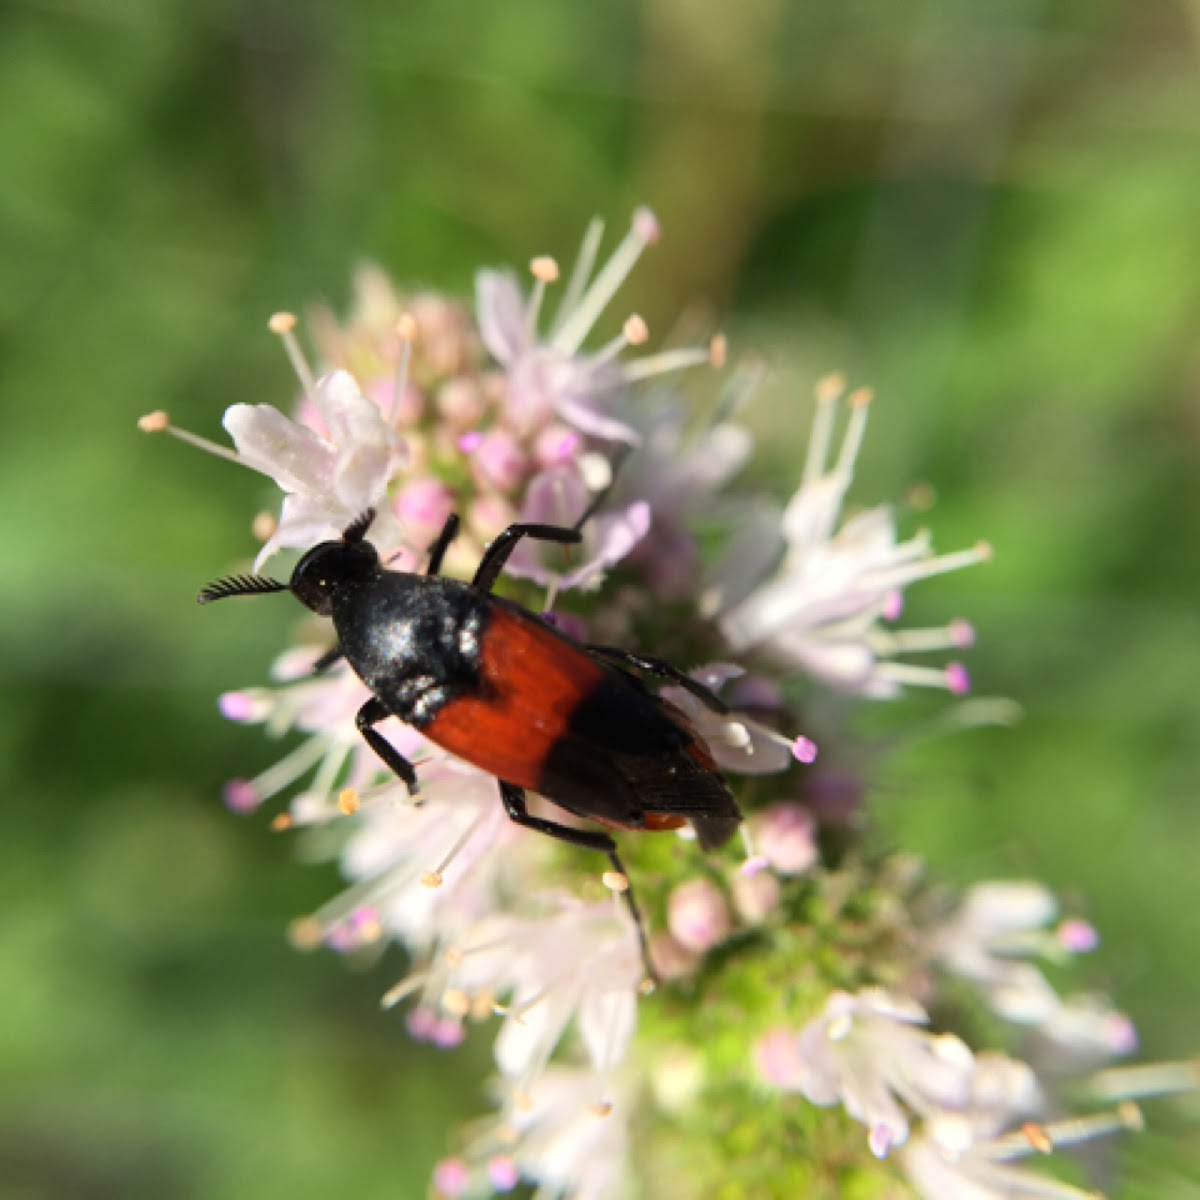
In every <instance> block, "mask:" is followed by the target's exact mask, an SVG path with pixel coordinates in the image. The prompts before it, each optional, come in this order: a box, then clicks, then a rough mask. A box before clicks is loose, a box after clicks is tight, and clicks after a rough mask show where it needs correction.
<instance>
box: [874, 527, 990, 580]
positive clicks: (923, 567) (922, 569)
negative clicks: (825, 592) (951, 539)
mask: <svg viewBox="0 0 1200 1200" xmlns="http://www.w3.org/2000/svg"><path fill="white" fill-rule="evenodd" d="M917 540H922V539H920V535H918V539H917ZM992 556H993V551H992V547H991V545H990V544H989V543H988V542H976V543H975V545H974V546H971V547H969V548H968V549H966V550H956V551H954V552H952V553H950V554H939V555H936V556H934V557H932V558H915V559H914V560H913V561H912V562H906V563H901V564H900V565H899V566H897V567H894V568H892V569H891V570H889V571H876V572H873V573H872V574H870V575H869V576H867V577H866V581H867V582H868V583H869V584H870V586H871V587H873V588H880V589H885V588H898V587H905V586H907V585H908V584H910V583H915V582H916V581H917V580H918V579H928V578H930V577H931V576H933V575H945V574H947V573H948V572H950V571H959V570H961V569H962V568H963V567H973V566H975V565H976V564H977V563H983V562H990V561H991V559H992Z"/></svg>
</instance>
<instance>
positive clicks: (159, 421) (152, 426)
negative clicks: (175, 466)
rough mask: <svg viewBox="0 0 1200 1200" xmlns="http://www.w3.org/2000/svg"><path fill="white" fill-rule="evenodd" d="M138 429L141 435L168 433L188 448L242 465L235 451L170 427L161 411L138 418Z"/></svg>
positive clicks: (168, 420) (166, 417) (167, 415)
mask: <svg viewBox="0 0 1200 1200" xmlns="http://www.w3.org/2000/svg"><path fill="white" fill-rule="evenodd" d="M138 428H139V429H140V430H141V431H142V432H143V433H169V434H170V435H171V436H172V437H173V438H178V439H179V440H180V441H181V442H187V444H188V445H189V446H195V447H196V449H197V450H203V451H204V452H205V453H206V454H215V455H216V456H217V458H224V459H226V460H227V461H228V462H231V463H237V464H238V466H243V465H244V464H243V463H242V460H241V458H240V457H238V454H237V451H236V450H230V449H229V447H228V446H220V445H218V444H217V443H216V442H210V441H209V440H208V438H205V437H201V436H200V435H199V434H198V433H191V432H189V431H188V430H186V429H180V428H178V427H177V426H175V425H172V424H171V418H170V415H169V414H168V413H165V412H164V411H163V410H162V409H159V410H158V411H157V412H152V413H147V414H146V415H145V416H144V417H139V418H138Z"/></svg>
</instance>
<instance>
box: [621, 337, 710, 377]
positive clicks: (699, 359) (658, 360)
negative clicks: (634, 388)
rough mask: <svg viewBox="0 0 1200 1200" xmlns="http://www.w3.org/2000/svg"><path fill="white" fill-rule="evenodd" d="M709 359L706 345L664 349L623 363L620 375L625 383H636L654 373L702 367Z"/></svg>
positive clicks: (663, 373) (665, 373)
mask: <svg viewBox="0 0 1200 1200" xmlns="http://www.w3.org/2000/svg"><path fill="white" fill-rule="evenodd" d="M709 361H710V359H709V352H708V347H707V346H684V347H681V348H680V349H678V350H664V351H662V353H661V354H647V355H645V356H643V357H642V358H635V359H634V360H633V361H632V362H628V363H624V364H623V365H622V368H621V375H622V377H623V378H624V380H625V382H626V383H638V382H639V381H641V380H643V379H650V378H652V377H653V376H655V375H667V374H669V373H670V372H672V371H685V370H687V369H688V368H689V367H703V366H705V365H706V364H707V363H708V362H709Z"/></svg>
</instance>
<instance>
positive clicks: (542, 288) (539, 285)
mask: <svg viewBox="0 0 1200 1200" xmlns="http://www.w3.org/2000/svg"><path fill="white" fill-rule="evenodd" d="M529 271H530V274H531V275H532V276H533V291H532V292H530V294H529V306H528V307H527V308H526V310H525V336H526V337H527V338H528V339H529V341H531V342H532V341H534V340H535V339H536V337H537V327H538V318H539V317H540V315H541V312H542V300H543V299H544V298H545V295H546V286H547V285H548V284H551V283H556V282H557V281H558V263H556V262H555V261H554V259H552V258H551V257H550V256H549V255H548V254H543V255H542V256H540V257H539V258H535V259H534V260H533V261H532V262H531V263H530V264H529Z"/></svg>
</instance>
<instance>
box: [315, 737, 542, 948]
mask: <svg viewBox="0 0 1200 1200" xmlns="http://www.w3.org/2000/svg"><path fill="white" fill-rule="evenodd" d="M418 779H419V781H420V788H421V791H420V802H419V803H413V801H412V800H411V799H410V798H409V796H408V793H407V791H406V789H405V788H404V786H403V785H402V784H400V783H399V782H398V781H397V782H395V783H392V782H388V783H387V784H385V786H384V788H383V790H382V792H381V793H380V794H379V795H378V796H375V797H373V798H371V799H370V800H367V801H364V802H362V804H361V806H360V808H359V809H358V813H357V816H356V817H355V820H356V821H357V822H358V823H359V824H358V827H357V829H356V830H355V831H354V833H353V834H352V835H351V836H350V837H349V839H348V840H347V841H346V844H345V849H344V850H343V851H342V855H341V865H342V870H343V871H344V873H345V874H346V876H347V877H348V878H349V879H350V880H352V881H353V886H352V887H351V888H350V889H349V891H348V893H346V894H344V895H343V896H341V897H338V898H335V899H334V900H333V901H332V902H331V903H330V904H329V905H327V906H326V907H325V908H324V909H322V910H321V912H320V913H318V914H317V919H318V920H320V921H321V923H322V925H323V926H328V925H330V924H332V923H336V922H337V921H338V920H340V919H341V917H342V916H343V915H344V914H346V913H347V912H349V911H351V910H352V908H354V907H357V906H358V905H360V904H369V905H371V906H372V907H373V908H374V909H376V910H377V911H378V913H379V919H380V921H381V922H382V924H383V926H384V928H385V929H386V930H387V931H388V932H389V933H390V934H391V935H392V936H393V937H395V938H397V939H399V940H400V941H402V942H403V943H404V944H405V945H406V946H407V947H408V948H409V950H410V951H412V952H413V953H414V954H416V955H418V956H421V955H424V954H427V953H428V952H430V951H431V950H432V948H433V947H434V946H437V945H439V944H444V943H447V942H453V941H454V940H455V939H456V938H458V937H459V936H460V935H461V934H462V932H463V931H464V930H466V929H468V928H469V927H470V926H471V925H472V924H473V923H474V922H476V921H478V920H480V919H481V918H482V917H484V916H485V915H486V914H488V913H490V912H492V911H493V910H494V909H495V907H496V905H497V887H498V883H499V880H500V878H501V877H502V876H503V874H504V873H505V871H506V869H507V868H506V856H507V854H508V852H509V851H510V850H511V848H512V843H513V842H514V841H515V840H516V839H518V838H520V837H521V836H523V835H522V834H520V832H519V831H518V830H517V829H516V827H515V826H514V825H513V824H512V822H511V821H510V820H509V819H508V816H507V814H506V813H505V811H504V806H503V805H502V804H501V802H500V796H499V793H498V792H497V789H496V781H495V780H494V779H493V778H492V777H491V776H490V775H485V774H483V773H482V772H480V771H477V770H475V769H474V768H473V767H469V766H467V765H465V764H463V763H460V762H458V761H457V760H453V759H435V760H432V761H430V762H427V763H425V764H424V765H422V766H421V767H420V768H419V770H418Z"/></svg>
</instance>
